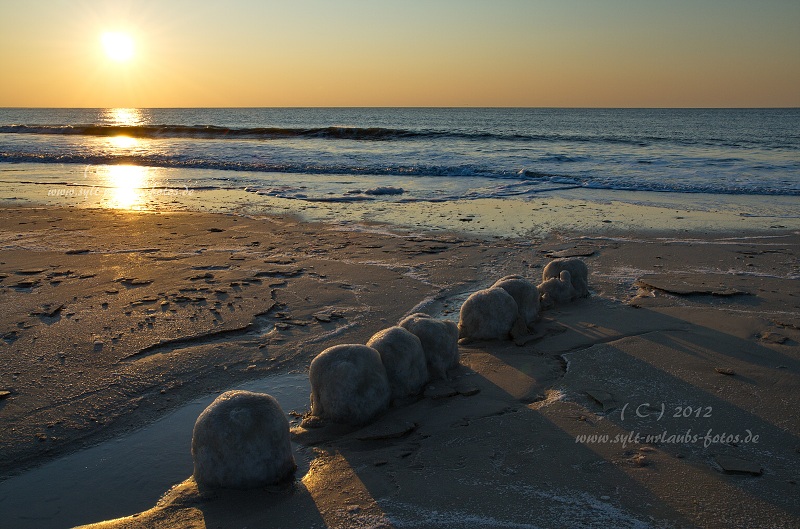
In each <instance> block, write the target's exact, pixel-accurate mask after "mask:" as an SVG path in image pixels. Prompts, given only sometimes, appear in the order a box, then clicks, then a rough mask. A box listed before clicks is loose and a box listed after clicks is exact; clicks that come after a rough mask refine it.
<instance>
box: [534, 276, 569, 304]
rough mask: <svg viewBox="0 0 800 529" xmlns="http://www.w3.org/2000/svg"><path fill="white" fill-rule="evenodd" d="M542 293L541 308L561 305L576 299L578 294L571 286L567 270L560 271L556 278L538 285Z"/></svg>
mask: <svg viewBox="0 0 800 529" xmlns="http://www.w3.org/2000/svg"><path fill="white" fill-rule="evenodd" d="M539 292H541V293H542V307H543V308H550V307H553V306H555V305H563V304H564V303H569V302H570V301H574V300H575V299H577V298H578V292H577V290H575V287H573V286H572V278H571V277H570V273H569V271H567V270H562V271H561V273H560V274H559V276H558V277H551V278H550V279H548V280H546V281H544V282H543V283H542V284H540V285H539Z"/></svg>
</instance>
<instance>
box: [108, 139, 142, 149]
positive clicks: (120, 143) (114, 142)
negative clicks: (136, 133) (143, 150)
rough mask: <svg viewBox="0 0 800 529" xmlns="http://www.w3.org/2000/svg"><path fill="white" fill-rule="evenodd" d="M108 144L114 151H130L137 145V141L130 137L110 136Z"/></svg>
mask: <svg viewBox="0 0 800 529" xmlns="http://www.w3.org/2000/svg"><path fill="white" fill-rule="evenodd" d="M108 142H109V143H110V144H111V146H112V147H114V148H115V149H131V148H133V147H136V146H137V145H138V144H139V140H137V139H136V138H131V137H130V136H112V137H111V138H109V139H108Z"/></svg>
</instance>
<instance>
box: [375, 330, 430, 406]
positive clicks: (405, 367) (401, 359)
mask: <svg viewBox="0 0 800 529" xmlns="http://www.w3.org/2000/svg"><path fill="white" fill-rule="evenodd" d="M367 347H372V348H373V349H375V350H376V351H378V353H379V354H380V355H381V361H382V362H383V366H384V367H385V368H386V376H387V377H388V378H389V386H390V387H391V389H392V399H402V398H404V397H409V396H412V395H416V394H418V393H419V392H420V391H421V390H422V387H423V386H424V385H425V383H426V382H427V381H428V365H427V360H426V358H425V351H424V350H423V349H422V342H421V341H420V340H419V338H417V336H416V335H415V334H413V333H411V332H410V331H408V330H406V329H404V328H403V327H389V328H388V329H384V330H382V331H380V332H378V333H376V334H375V335H374V336H373V337H372V338H370V339H369V341H368V342H367Z"/></svg>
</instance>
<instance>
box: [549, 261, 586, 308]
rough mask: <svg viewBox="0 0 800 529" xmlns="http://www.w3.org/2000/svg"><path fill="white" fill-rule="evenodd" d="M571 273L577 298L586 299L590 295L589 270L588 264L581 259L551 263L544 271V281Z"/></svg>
mask: <svg viewBox="0 0 800 529" xmlns="http://www.w3.org/2000/svg"><path fill="white" fill-rule="evenodd" d="M562 270H566V271H567V272H569V275H570V278H571V281H572V287H573V288H574V289H575V292H576V294H577V297H579V298H585V297H586V296H588V295H589V269H588V268H586V263H584V262H583V261H582V260H580V259H575V258H572V259H555V260H553V261H550V262H549V263H548V264H547V266H545V267H544V270H542V281H543V282H544V281H547V280H548V279H551V278H555V277H559V276H560V275H561V271H562Z"/></svg>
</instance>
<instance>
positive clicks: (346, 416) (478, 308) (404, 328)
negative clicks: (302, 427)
mask: <svg viewBox="0 0 800 529" xmlns="http://www.w3.org/2000/svg"><path fill="white" fill-rule="evenodd" d="M587 279H588V270H587V268H586V265H585V263H584V262H583V261H581V260H579V259H558V260H555V261H552V262H550V263H549V264H548V265H547V266H546V267H545V269H544V271H543V272H542V282H541V283H540V284H539V285H538V286H537V285H535V284H533V283H532V282H531V281H529V280H527V279H525V278H523V277H521V276H507V277H504V278H502V279H500V280H498V281H497V282H496V283H495V284H494V285H492V286H491V287H490V288H487V289H484V290H479V291H477V292H475V293H473V294H472V295H471V296H470V297H469V298H468V299H467V300H466V301H465V302H464V304H463V305H462V306H461V312H460V317H459V322H458V326H456V324H455V323H453V322H451V321H440V320H437V319H434V318H432V317H430V316H428V315H427V314H422V313H417V314H412V315H410V316H408V317H406V318H404V319H402V320H401V321H400V322H399V323H398V324H397V326H394V327H390V328H388V329H384V330H382V331H380V332H378V333H377V334H375V335H374V336H373V337H372V338H370V340H369V341H368V342H367V344H366V345H361V344H357V345H356V344H348V345H336V346H333V347H330V348H328V349H325V350H324V351H323V352H321V353H320V354H319V355H318V356H317V357H316V358H314V360H313V361H312V362H311V367H310V369H309V378H310V381H311V416H312V417H313V418H314V419H317V420H321V421H325V422H331V423H340V424H347V425H352V426H361V425H364V424H367V423H369V422H370V421H372V420H374V419H375V418H376V417H378V416H379V415H380V414H381V413H383V412H384V411H386V409H388V408H389V406H390V405H391V403H392V402H394V403H396V404H399V403H402V402H407V401H408V400H410V399H413V398H414V397H415V396H417V395H419V394H420V393H421V392H422V390H423V389H424V387H425V385H426V384H427V383H428V382H429V381H431V380H436V379H446V378H447V374H448V371H450V370H451V369H453V368H455V367H456V366H457V365H458V363H459V351H458V344H459V340H461V342H462V343H463V342H464V341H469V340H503V339H508V338H511V337H514V338H516V337H518V336H525V335H527V334H529V332H530V331H531V329H532V326H533V324H534V323H535V322H536V320H537V319H538V318H539V314H540V311H541V310H542V309H547V308H550V307H552V306H555V305H559V304H564V303H568V302H570V301H573V300H575V299H576V298H579V297H585V296H588V294H589V290H588V282H587ZM192 457H193V459H194V477H195V480H196V481H197V483H198V485H199V486H201V487H204V488H217V487H222V488H238V489H244V488H254V487H260V486H266V485H273V484H276V483H279V482H281V481H284V480H286V479H288V478H289V477H291V476H292V474H293V473H294V470H295V468H296V465H295V462H294V457H293V455H292V448H291V444H290V433H289V423H288V421H287V419H286V416H285V414H284V413H283V410H282V409H281V407H280V405H279V404H278V402H277V401H276V400H275V399H274V398H273V397H271V396H270V395H267V394H261V393H251V392H248V391H228V392H226V393H223V394H222V395H220V396H219V397H218V398H217V399H216V400H215V401H214V402H213V403H212V404H211V405H210V406H209V407H208V408H206V409H205V411H203V413H201V414H200V417H199V418H198V419H197V422H196V424H195V427H194V433H193V436H192Z"/></svg>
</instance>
